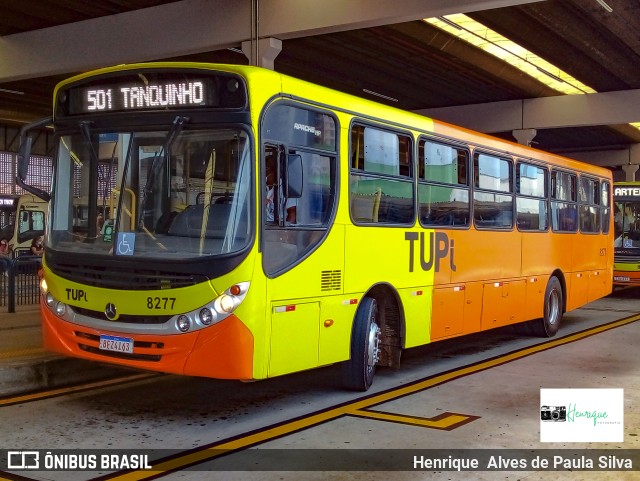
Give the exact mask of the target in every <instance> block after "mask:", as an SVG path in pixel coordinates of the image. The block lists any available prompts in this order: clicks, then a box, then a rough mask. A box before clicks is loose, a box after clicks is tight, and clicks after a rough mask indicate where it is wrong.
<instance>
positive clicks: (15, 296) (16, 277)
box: [0, 255, 41, 312]
mask: <svg viewBox="0 0 640 481" xmlns="http://www.w3.org/2000/svg"><path fill="white" fill-rule="evenodd" d="M40 266H41V259H40V257H38V256H30V255H22V256H20V257H18V258H16V259H10V258H8V257H2V258H0V307H6V308H7V311H8V312H16V305H18V306H26V305H30V304H31V305H32V304H38V302H39V301H40V276H39V275H38V271H39V270H40Z"/></svg>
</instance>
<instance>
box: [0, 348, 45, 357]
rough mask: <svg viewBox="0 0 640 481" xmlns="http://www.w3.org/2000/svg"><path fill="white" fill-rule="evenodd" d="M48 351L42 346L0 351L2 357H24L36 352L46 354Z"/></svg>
mask: <svg viewBox="0 0 640 481" xmlns="http://www.w3.org/2000/svg"><path fill="white" fill-rule="evenodd" d="M46 353H47V351H45V350H44V348H42V347H30V348H24V349H14V350H9V351H0V359H6V358H14V357H22V356H32V355H34V354H46Z"/></svg>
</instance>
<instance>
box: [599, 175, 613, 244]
mask: <svg viewBox="0 0 640 481" xmlns="http://www.w3.org/2000/svg"><path fill="white" fill-rule="evenodd" d="M601 185H602V202H601V203H600V207H601V213H602V233H603V234H608V233H609V225H610V224H611V207H610V206H609V204H610V200H609V199H610V196H611V186H610V185H609V182H602V184H601Z"/></svg>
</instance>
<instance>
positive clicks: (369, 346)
mask: <svg viewBox="0 0 640 481" xmlns="http://www.w3.org/2000/svg"><path fill="white" fill-rule="evenodd" d="M378 322H379V314H378V303H377V302H376V300H375V299H373V298H371V297H364V298H363V299H362V301H361V303H360V306H358V310H357V311H356V317H355V320H354V322H353V330H352V333H351V358H350V359H349V361H347V362H346V363H345V365H344V372H343V381H344V385H345V387H346V388H347V389H351V390H354V391H366V390H367V389H369V387H371V384H372V383H373V376H374V375H375V373H376V364H377V363H378V360H379V359H380V334H381V330H380V326H379V325H378Z"/></svg>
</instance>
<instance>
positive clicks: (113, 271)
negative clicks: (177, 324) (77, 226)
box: [49, 263, 207, 291]
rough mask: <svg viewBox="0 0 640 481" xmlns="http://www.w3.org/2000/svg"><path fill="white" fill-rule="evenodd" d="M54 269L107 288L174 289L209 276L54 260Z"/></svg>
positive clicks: (62, 275) (70, 279) (68, 276)
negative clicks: (69, 263) (57, 261)
mask: <svg viewBox="0 0 640 481" xmlns="http://www.w3.org/2000/svg"><path fill="white" fill-rule="evenodd" d="M49 267H50V268H51V270H52V271H53V272H54V273H55V274H57V275H58V276H60V277H64V278H65V279H67V280H69V281H72V282H77V283H79V284H86V285H89V286H94V287H102V288H105V289H131V290H136V291H145V290H160V289H169V288H172V289H175V288H179V287H188V286H193V285H195V284H198V283H200V282H204V281H206V280H207V278H206V277H204V276H201V275H197V274H184V273H176V272H168V271H161V270H154V269H145V270H142V269H133V270H132V269H124V268H116V267H106V266H92V265H66V264H62V263H55V264H54V263H52V264H50V265H49Z"/></svg>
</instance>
